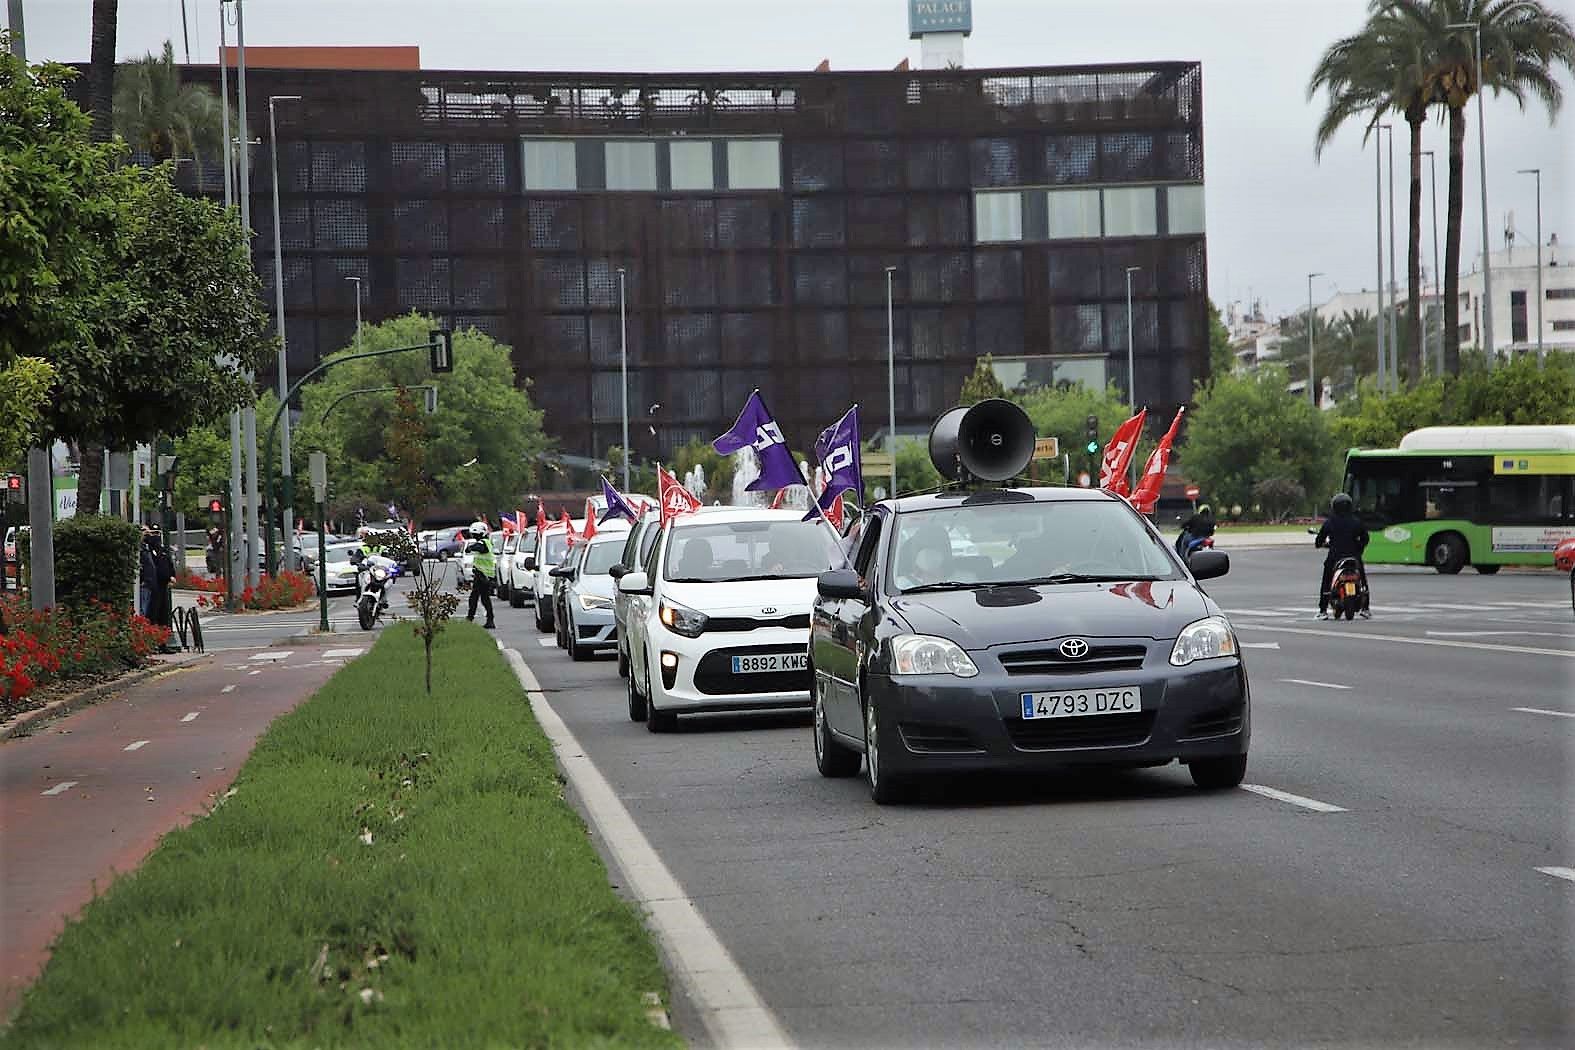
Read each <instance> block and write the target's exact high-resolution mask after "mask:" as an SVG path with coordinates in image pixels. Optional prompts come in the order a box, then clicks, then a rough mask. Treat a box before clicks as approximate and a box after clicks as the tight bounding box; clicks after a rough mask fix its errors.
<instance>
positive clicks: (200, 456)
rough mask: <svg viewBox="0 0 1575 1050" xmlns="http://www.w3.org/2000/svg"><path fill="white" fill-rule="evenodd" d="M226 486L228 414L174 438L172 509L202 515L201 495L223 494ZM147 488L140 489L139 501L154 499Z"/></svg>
mask: <svg viewBox="0 0 1575 1050" xmlns="http://www.w3.org/2000/svg"><path fill="white" fill-rule="evenodd" d="M229 490H230V426H229V420H228V418H224V419H220V420H218V421H216V422H213V423H209V424H207V425H205V426H200V427H195V428H193V429H192V430H190V431H189V432H187V433H186V434H184V435H182V436H181V437H179V438H177V439H176V440H175V503H174V508H173V509H174V510H176V511H178V512H181V513H185V514H198V515H206V514H207V513H208V508H207V506H206V505H205V504H204V503H203V502H202V497H203V496H206V495H210V494H212V493H219V494H220V495H224V494H226V493H228V492H229ZM150 493H152V490H151V489H144V490H143V497H142V499H143V505H144V506H146V505H147V504H148V500H149V499H150V498H153V499H156V498H157V495H156V494H153V495H152V496H150Z"/></svg>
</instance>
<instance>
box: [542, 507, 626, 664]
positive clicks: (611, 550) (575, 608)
mask: <svg viewBox="0 0 1575 1050" xmlns="http://www.w3.org/2000/svg"><path fill="white" fill-rule="evenodd" d="M628 533H629V527H628V525H627V524H623V523H620V524H618V525H614V524H613V523H612V522H608V523H607V524H606V525H604V526H603V527H602V531H601V532H598V533H597V534H596V535H595V536H594V537H592V538H591V540H590V541H588V542H582V543H579V544H576V545H575V547H574V554H573V555H572V556H571V557H570V558H569V560H568V561H567V562H565V563H564V564H562V565H560V566H558V568H556V569H554V570H552V573H553V575H554V576H556V577H558V578H559V581H560V582H561V584H562V601H561V603H560V604H559V606H558V631H559V634H560V636H561V637H562V639H563V640H564V643H565V644H564V648H566V649H568V651H569V655H570V656H571V657H572V658H574V659H575V660H588V659H590V657H591V654H592V653H594V652H596V651H598V650H602V649H611V648H613V647H614V646H615V645H616V644H617V638H616V630H617V627H616V624H615V623H614V621H613V592H614V589H615V586H616V584H615V583H614V581H613V578H612V576H611V571H612V568H613V566H615V565H617V564H618V562H619V559H620V558H621V557H622V555H623V548H624V540H625V539H626V537H627V535H628Z"/></svg>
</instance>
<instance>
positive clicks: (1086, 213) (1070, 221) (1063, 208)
mask: <svg viewBox="0 0 1575 1050" xmlns="http://www.w3.org/2000/svg"><path fill="white" fill-rule="evenodd" d="M1047 196H1048V198H1049V237H1050V239H1051V240H1062V239H1066V238H1076V237H1098V236H1099V191H1098V190H1051V191H1050V192H1049V194H1047Z"/></svg>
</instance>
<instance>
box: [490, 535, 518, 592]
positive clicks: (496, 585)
mask: <svg viewBox="0 0 1575 1050" xmlns="http://www.w3.org/2000/svg"><path fill="white" fill-rule="evenodd" d="M519 545H520V534H519V533H517V532H505V533H504V534H503V544H502V545H501V546H500V547H499V548H498V558H497V562H496V565H495V567H494V568H493V570H492V589H493V590H494V591H496V592H497V595H498V600H499V601H506V600H507V599H508V596H509V562H510V561H512V560H513V558H514V552H515V551H516V550H518V549H519Z"/></svg>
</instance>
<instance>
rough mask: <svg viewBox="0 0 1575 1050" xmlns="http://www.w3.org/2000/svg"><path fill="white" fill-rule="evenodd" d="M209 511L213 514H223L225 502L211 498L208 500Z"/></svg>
mask: <svg viewBox="0 0 1575 1050" xmlns="http://www.w3.org/2000/svg"><path fill="white" fill-rule="evenodd" d="M208 511H209V513H212V514H222V513H224V503H223V502H222V501H220V500H216V499H210V500H209V501H208Z"/></svg>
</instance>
